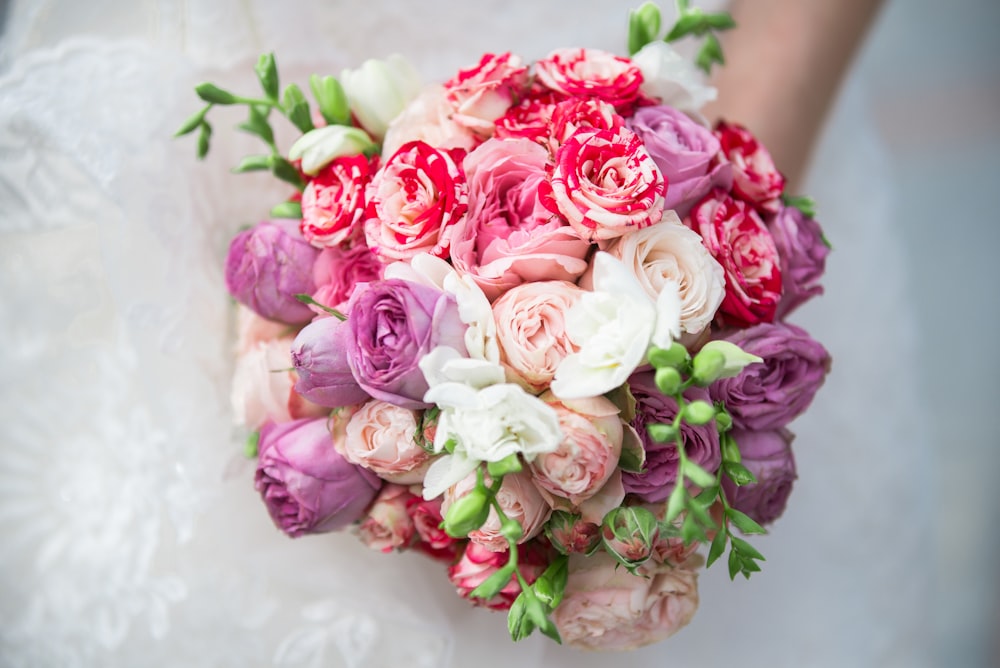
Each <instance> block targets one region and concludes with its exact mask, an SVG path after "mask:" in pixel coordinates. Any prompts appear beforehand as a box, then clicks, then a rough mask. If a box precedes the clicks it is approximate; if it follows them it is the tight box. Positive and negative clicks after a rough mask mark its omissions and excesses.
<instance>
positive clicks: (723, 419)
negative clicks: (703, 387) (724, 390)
mask: <svg viewBox="0 0 1000 668" xmlns="http://www.w3.org/2000/svg"><path fill="white" fill-rule="evenodd" d="M715 427H716V429H718V430H719V433H720V434H722V433H725V432H727V431H729V430H730V429H732V428H733V418H732V416H731V415H730V414H729V413H728V412H727V411H726V409H725V408H721V404H720V407H719V408H716V411H715Z"/></svg>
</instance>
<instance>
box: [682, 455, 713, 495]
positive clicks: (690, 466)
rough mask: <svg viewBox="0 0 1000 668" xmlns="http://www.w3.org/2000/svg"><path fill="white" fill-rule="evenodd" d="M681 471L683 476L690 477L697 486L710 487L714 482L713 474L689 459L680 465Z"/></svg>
mask: <svg viewBox="0 0 1000 668" xmlns="http://www.w3.org/2000/svg"><path fill="white" fill-rule="evenodd" d="M681 473H683V474H684V476H685V477H687V478H690V479H691V481H692V482H694V484H696V485H698V487H702V488H704V487H711V486H712V485H714V484H715V476H714V475H712V474H711V473H709V472H708V471H706V470H705V469H703V468H702V467H700V466H698V465H697V464H695V463H694V462H693V461H692V460H690V459H685V460H684V464H683V465H682V466H681Z"/></svg>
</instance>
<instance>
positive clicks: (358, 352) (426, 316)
mask: <svg viewBox="0 0 1000 668" xmlns="http://www.w3.org/2000/svg"><path fill="white" fill-rule="evenodd" d="M348 309H349V311H350V315H349V316H348V318H347V323H348V325H349V326H350V332H351V336H350V337H348V350H347V362H348V364H350V366H351V372H352V373H353V374H354V378H355V380H357V381H358V385H360V386H361V387H362V388H363V389H364V390H365V391H366V392H368V394H370V395H372V396H373V397H375V398H376V399H381V400H382V401H387V402H389V403H390V404H395V405H396V406H401V407H402V408H409V409H419V408H427V407H428V406H429V404H427V403H425V402H424V400H423V398H424V394H425V393H426V392H427V389H428V386H427V381H426V379H425V378H424V373H423V371H421V370H420V367H419V366H417V365H418V363H419V362H420V359H421V358H422V357H423V356H424V355H426V354H427V353H429V352H430V351H431V350H433V349H434V348H436V347H437V346H449V347H451V348H454V349H456V350H458V351H459V352H461V353H462V354H465V330H466V326H465V325H464V324H463V323H462V321H461V319H459V316H458V305H457V304H456V303H455V299H454V297H452V296H451V295H448V294H446V293H444V292H441V291H440V290H437V289H436V288H431V287H428V286H425V285H420V284H417V283H411V282H409V281H404V280H400V279H395V278H394V279H389V280H385V281H374V282H372V283H368V284H367V285H366V286H364V287H360V288H359V289H357V290H355V291H354V294H353V295H352V296H351V301H350V303H349V304H348Z"/></svg>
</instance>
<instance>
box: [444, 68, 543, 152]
mask: <svg viewBox="0 0 1000 668" xmlns="http://www.w3.org/2000/svg"><path fill="white" fill-rule="evenodd" d="M527 85H528V68H527V66H526V65H523V64H522V63H521V59H520V58H519V57H518V56H515V55H512V54H510V53H503V54H500V55H496V54H492V53H487V54H484V55H483V57H482V58H481V59H480V61H479V63H478V64H477V65H476V66H475V67H472V68H469V69H466V70H459V72H458V74H456V75H455V76H454V77H453V78H451V79H449V80H448V81H446V82H445V84H444V88H445V90H446V91H447V93H448V102H450V103H451V105H452V107H453V108H454V109H455V113H454V114H452V116H451V117H452V120H454V121H455V122H456V123H459V124H460V125H464V126H465V127H467V128H469V129H470V130H472V131H473V132H475V133H476V134H478V135H481V136H483V137H489V136H491V135H492V134H493V122H494V121H496V120H497V119H498V118H500V117H501V116H503V115H504V114H505V113H506V112H507V110H508V109H509V108H510V107H511V105H512V104H513V103H514V102H515V101H517V100H518V99H519V98H520V97H521V96H522V95H523V94H524V92H525V90H526V88H527Z"/></svg>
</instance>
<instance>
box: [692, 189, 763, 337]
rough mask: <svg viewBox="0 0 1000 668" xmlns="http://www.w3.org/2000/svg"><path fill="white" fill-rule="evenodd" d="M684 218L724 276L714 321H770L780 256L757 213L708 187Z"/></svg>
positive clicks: (732, 323)
mask: <svg viewBox="0 0 1000 668" xmlns="http://www.w3.org/2000/svg"><path fill="white" fill-rule="evenodd" d="M687 222H688V225H689V226H690V227H691V228H693V229H694V231H695V232H697V233H698V234H700V235H701V238H702V240H704V243H705V247H706V248H708V252H709V253H711V254H712V257H714V258H715V259H716V260H718V261H719V264H721V265H722V268H723V270H724V271H725V274H726V296H725V298H724V299H723V300H722V305H721V306H720V307H719V314H718V316H717V320H718V322H719V324H720V325H722V326H723V327H728V326H733V327H749V326H751V325H755V324H757V323H759V322H771V321H772V320H774V316H775V313H776V311H777V308H778V300H779V299H781V268H780V266H779V263H780V259H779V257H778V249H777V248H776V247H775V245H774V239H773V238H771V233H770V232H768V231H767V227H766V226H765V225H764V221H762V220H761V219H760V216H758V215H757V212H756V211H754V210H753V209H752V208H751V207H750V206H749V205H748V204H746V203H745V202H743V201H741V200H737V199H733V198H732V197H730V196H729V195H726V194H725V193H723V192H722V191H721V190H713V191H712V193H711V194H709V196H708V197H706V198H705V199H703V200H702V201H701V202H700V203H698V204H697V205H696V206H695V207H694V209H692V210H691V217H690V219H689V220H688V221H687Z"/></svg>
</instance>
